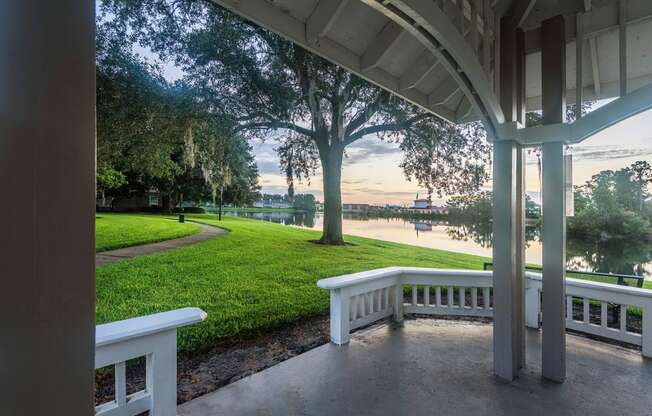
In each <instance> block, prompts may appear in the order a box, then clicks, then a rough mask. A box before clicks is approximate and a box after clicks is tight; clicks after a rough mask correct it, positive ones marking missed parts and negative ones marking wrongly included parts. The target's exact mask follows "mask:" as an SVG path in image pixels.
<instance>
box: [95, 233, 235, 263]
mask: <svg viewBox="0 0 652 416" xmlns="http://www.w3.org/2000/svg"><path fill="white" fill-rule="evenodd" d="M193 224H196V225H198V226H199V227H201V229H202V230H201V231H200V232H199V233H197V234H193V235H189V236H188V237H182V238H176V239H174V240H166V241H161V242H158V243H151V244H143V245H140V246H132V247H125V248H119V249H117V250H110V251H102V252H101V253H97V254H95V267H99V266H104V265H105V264H109V263H114V262H116V261H120V260H124V259H130V258H132V257H137V256H144V255H147V254H154V253H158V252H159V251H165V250H171V249H173V248H177V247H182V246H187V245H190V244H195V243H200V242H202V241H206V240H210V239H213V238H215V237H218V236H220V235H224V234H226V233H227V232H228V231H226V230H223V229H222V228H217V227H211V226H210V225H206V224H200V223H197V222H193Z"/></svg>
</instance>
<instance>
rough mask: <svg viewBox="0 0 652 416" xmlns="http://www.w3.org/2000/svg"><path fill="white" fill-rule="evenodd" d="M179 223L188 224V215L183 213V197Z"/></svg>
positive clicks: (180, 204) (180, 205)
mask: <svg viewBox="0 0 652 416" xmlns="http://www.w3.org/2000/svg"><path fill="white" fill-rule="evenodd" d="M179 222H180V223H184V222H186V214H184V212H183V196H182V197H181V202H180V203H179Z"/></svg>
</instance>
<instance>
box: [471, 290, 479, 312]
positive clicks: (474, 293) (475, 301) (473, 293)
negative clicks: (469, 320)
mask: <svg viewBox="0 0 652 416" xmlns="http://www.w3.org/2000/svg"><path fill="white" fill-rule="evenodd" d="M471 308H473V310H476V309H478V288H477V287H472V288H471Z"/></svg>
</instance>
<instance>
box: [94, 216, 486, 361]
mask: <svg viewBox="0 0 652 416" xmlns="http://www.w3.org/2000/svg"><path fill="white" fill-rule="evenodd" d="M189 217H191V218H193V219H194V220H197V221H201V222H205V223H207V224H212V225H219V226H221V227H224V228H227V229H229V230H230V231H231V232H230V233H229V234H227V235H224V236H221V237H218V238H216V239H214V240H209V241H206V242H203V243H199V244H195V245H192V246H186V247H181V248H178V249H175V250H173V251H168V252H162V253H158V254H155V255H151V256H145V257H139V258H134V259H130V260H125V261H122V262H118V263H113V264H109V265H106V266H103V267H100V268H98V269H97V321H98V323H103V322H110V321H115V320H119V319H125V318H130V317H134V316H139V315H146V314H150V313H154V312H160V311H166V310H170V309H175V308H181V307H186V306H198V307H200V308H202V309H204V310H205V311H206V312H208V318H207V320H206V321H205V322H203V323H201V324H198V325H195V326H191V327H188V328H183V329H181V330H180V331H179V348H180V350H182V351H193V350H198V349H202V348H205V347H208V346H210V345H211V344H213V343H215V342H216V341H219V340H223V339H226V338H229V337H234V336H240V335H247V334H252V333H255V332H257V331H264V330H267V329H270V328H273V327H276V326H280V325H283V324H287V323H290V322H292V321H296V320H299V319H302V318H305V317H307V316H311V315H315V314H320V313H325V312H327V311H328V305H329V301H328V299H329V294H328V292H327V291H325V290H323V289H319V288H317V286H316V285H315V283H316V282H317V280H319V279H321V278H324V277H329V276H337V275H341V274H346V273H353V272H358V271H363V270H369V269H374V268H378V267H386V266H423V267H442V268H475V269H480V268H482V263H483V262H484V261H487V259H486V258H482V257H476V256H471V255H466V254H457V253H452V252H447V251H441V250H431V249H426V248H419V247H413V246H408V245H403V244H397V243H390V242H386V241H379V240H371V239H366V238H360V237H347V238H346V240H347V241H348V242H350V243H352V244H353V245H348V246H342V247H330V246H323V245H319V244H314V243H312V242H310V240H315V239H317V238H319V236H320V233H319V232H317V231H310V230H303V229H298V228H293V227H287V226H283V225H278V224H272V223H267V222H262V221H256V220H249V219H244V218H236V217H225V218H224V220H223V221H222V222H218V221H216V219H215V218H216V217H215V216H214V215H189Z"/></svg>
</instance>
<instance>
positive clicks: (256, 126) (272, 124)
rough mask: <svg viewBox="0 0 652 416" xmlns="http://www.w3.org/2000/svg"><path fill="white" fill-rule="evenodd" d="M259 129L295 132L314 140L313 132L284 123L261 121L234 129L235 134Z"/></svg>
mask: <svg viewBox="0 0 652 416" xmlns="http://www.w3.org/2000/svg"><path fill="white" fill-rule="evenodd" d="M260 129H287V130H293V131H296V132H297V133H300V134H303V135H304V136H308V137H310V138H312V139H314V138H315V132H314V131H312V130H310V129H307V128H305V127H301V126H298V125H296V124H294V123H289V122H285V121H261V122H257V123H248V124H241V125H239V126H237V127H236V128H235V132H239V131H243V130H260Z"/></svg>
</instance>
